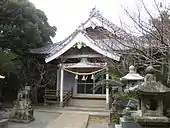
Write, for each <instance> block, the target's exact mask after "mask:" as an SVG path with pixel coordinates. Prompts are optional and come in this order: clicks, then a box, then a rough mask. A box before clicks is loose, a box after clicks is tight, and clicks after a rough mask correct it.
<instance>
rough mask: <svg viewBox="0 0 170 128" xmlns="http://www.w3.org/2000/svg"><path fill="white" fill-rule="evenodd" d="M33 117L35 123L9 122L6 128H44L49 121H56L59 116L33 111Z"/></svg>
mask: <svg viewBox="0 0 170 128" xmlns="http://www.w3.org/2000/svg"><path fill="white" fill-rule="evenodd" d="M34 115H35V121H33V122H31V123H28V124H23V123H14V122H9V123H8V128H45V127H46V125H47V124H48V123H49V122H50V121H51V120H54V119H56V118H57V117H58V116H59V115H60V114H59V113H47V112H36V111H35V113H34Z"/></svg>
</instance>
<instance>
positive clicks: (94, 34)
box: [30, 9, 128, 63]
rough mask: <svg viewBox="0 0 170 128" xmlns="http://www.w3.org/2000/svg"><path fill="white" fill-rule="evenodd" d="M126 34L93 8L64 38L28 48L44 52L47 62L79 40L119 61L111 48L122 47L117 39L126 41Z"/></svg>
mask: <svg viewBox="0 0 170 128" xmlns="http://www.w3.org/2000/svg"><path fill="white" fill-rule="evenodd" d="M92 24H93V25H95V27H94V28H93V27H92ZM127 35H128V34H127V33H126V32H125V31H124V30H122V29H121V28H119V27H117V26H116V25H114V24H112V23H111V22H110V21H108V20H107V19H105V18H104V17H103V16H102V15H101V14H100V13H99V12H98V11H97V10H95V9H93V10H92V12H91V13H90V16H89V18H88V19H87V20H86V21H85V22H84V23H82V24H81V25H80V26H79V27H78V28H77V29H76V30H75V31H74V32H73V33H72V34H71V35H69V36H68V37H67V38H66V39H64V40H63V41H61V42H57V43H55V44H50V45H47V46H44V47H41V48H38V49H30V53H34V54H45V55H46V58H45V61H46V63H48V62H49V61H51V60H53V59H55V58H58V57H59V56H60V55H62V54H63V53H65V52H66V51H67V50H69V49H70V48H71V47H72V46H73V45H75V44H76V43H77V42H79V41H81V42H83V43H84V44H85V45H86V46H88V47H90V48H91V49H93V50H94V51H96V52H98V53H100V54H102V55H104V56H106V57H108V58H111V59H114V60H116V61H119V59H120V55H118V54H117V53H116V52H115V53H113V49H115V51H116V50H120V49H122V47H123V45H121V44H120V43H119V42H118V41H117V39H118V38H119V39H120V38H121V37H123V38H122V41H124V42H125V43H126V40H124V38H125V37H126V36H127ZM106 44H108V45H106Z"/></svg>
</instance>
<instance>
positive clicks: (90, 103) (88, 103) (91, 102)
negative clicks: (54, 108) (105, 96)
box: [68, 99, 105, 108]
mask: <svg viewBox="0 0 170 128" xmlns="http://www.w3.org/2000/svg"><path fill="white" fill-rule="evenodd" d="M68 106H78V107H96V108H97V107H98V108H105V100H99V99H97V100H95V99H70V101H69V103H68Z"/></svg>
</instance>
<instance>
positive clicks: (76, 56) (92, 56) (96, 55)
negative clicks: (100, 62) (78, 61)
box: [62, 54, 104, 59]
mask: <svg viewBox="0 0 170 128" xmlns="http://www.w3.org/2000/svg"><path fill="white" fill-rule="evenodd" d="M83 57H85V58H97V57H98V58H101V57H104V56H103V55H100V54H84V55H83V54H79V55H67V56H62V58H67V59H68V58H83Z"/></svg>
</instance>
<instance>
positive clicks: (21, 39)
mask: <svg viewBox="0 0 170 128" xmlns="http://www.w3.org/2000/svg"><path fill="white" fill-rule="evenodd" d="M55 31H56V28H55V27H53V26H50V25H49V24H48V19H47V17H46V15H45V14H44V12H43V11H41V10H39V9H36V8H35V7H34V5H33V4H32V3H30V2H29V1H28V0H1V1H0V42H1V43H0V47H2V48H8V49H11V50H12V51H14V52H15V53H19V54H23V53H24V52H25V51H26V50H27V49H28V48H36V47H40V46H43V45H45V44H48V43H52V41H51V37H54V36H55Z"/></svg>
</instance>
